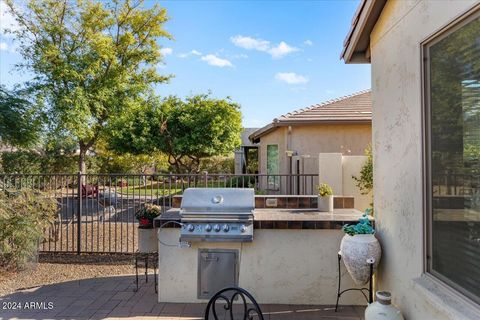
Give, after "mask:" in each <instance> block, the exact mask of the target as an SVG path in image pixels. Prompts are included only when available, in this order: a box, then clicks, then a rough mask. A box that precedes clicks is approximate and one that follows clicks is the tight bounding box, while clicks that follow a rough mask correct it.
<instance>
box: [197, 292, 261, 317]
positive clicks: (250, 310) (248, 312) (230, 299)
mask: <svg viewBox="0 0 480 320" xmlns="http://www.w3.org/2000/svg"><path fill="white" fill-rule="evenodd" d="M238 298H240V300H241V301H240V303H239V304H235V306H237V305H239V306H240V307H241V313H240V314H238V313H234V310H233V307H234V301H235V299H238ZM217 302H220V304H219V305H221V306H222V308H221V310H222V313H226V316H225V318H226V319H230V320H234V316H237V317H238V319H243V320H251V319H254V317H255V316H256V317H258V319H259V320H263V314H262V310H261V309H260V306H259V305H258V303H257V301H255V299H254V298H253V296H252V295H251V294H250V293H248V292H247V291H246V290H245V289H242V288H238V287H228V288H225V289H222V290H220V291H218V292H217V293H215V294H214V295H213V297H212V298H211V299H210V301H208V304H207V308H206V309H205V320H209V319H210V311H211V313H212V315H213V319H214V320H219V318H218V312H217V309H216V308H217ZM249 302H250V303H249ZM242 303H243V305H242Z"/></svg>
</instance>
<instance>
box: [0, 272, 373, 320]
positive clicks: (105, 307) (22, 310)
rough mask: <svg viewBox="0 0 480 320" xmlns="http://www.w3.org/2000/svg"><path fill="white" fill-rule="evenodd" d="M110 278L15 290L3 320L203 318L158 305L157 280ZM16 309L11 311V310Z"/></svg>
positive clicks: (272, 315) (302, 313)
mask: <svg viewBox="0 0 480 320" xmlns="http://www.w3.org/2000/svg"><path fill="white" fill-rule="evenodd" d="M148 280H149V282H148V283H145V277H140V283H139V290H138V292H134V291H133V289H134V287H135V276H134V275H126V276H112V277H104V278H92V279H85V280H75V281H68V282H63V283H58V284H53V285H46V286H41V287H36V288H31V289H25V290H22V291H17V292H15V293H13V294H10V295H7V296H3V297H0V302H1V307H2V308H1V310H0V318H1V319H13V318H15V319H105V318H109V319H112V318H121V319H125V318H146V319H163V320H166V319H179V320H182V319H189V320H192V319H203V312H204V310H205V306H206V304H184V303H158V302H157V295H156V294H155V292H154V288H153V277H152V275H150V276H149V279H148ZM259 303H260V306H261V308H262V311H263V313H264V316H265V320H268V319H282V320H283V319H285V320H286V319H312V320H313V319H345V320H346V319H362V318H363V312H364V307H352V306H342V307H340V310H339V312H338V313H335V312H334V307H332V306H311V305H304V306H300V305H265V304H261V302H259ZM15 307H16V308H17V309H16V310H12V309H13V308H15Z"/></svg>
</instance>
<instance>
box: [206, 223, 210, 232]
mask: <svg viewBox="0 0 480 320" xmlns="http://www.w3.org/2000/svg"><path fill="white" fill-rule="evenodd" d="M205 231H207V232H210V231H212V226H211V225H209V224H207V225H206V226H205Z"/></svg>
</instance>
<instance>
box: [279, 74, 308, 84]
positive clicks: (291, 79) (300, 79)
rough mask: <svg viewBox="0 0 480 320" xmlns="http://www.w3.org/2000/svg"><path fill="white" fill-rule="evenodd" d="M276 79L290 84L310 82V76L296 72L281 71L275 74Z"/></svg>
mask: <svg viewBox="0 0 480 320" xmlns="http://www.w3.org/2000/svg"><path fill="white" fill-rule="evenodd" d="M275 79H276V80H278V81H282V82H285V83H288V84H304V83H308V81H309V80H308V78H307V77H304V76H302V75H299V74H296V73H295V72H279V73H277V74H276V75H275Z"/></svg>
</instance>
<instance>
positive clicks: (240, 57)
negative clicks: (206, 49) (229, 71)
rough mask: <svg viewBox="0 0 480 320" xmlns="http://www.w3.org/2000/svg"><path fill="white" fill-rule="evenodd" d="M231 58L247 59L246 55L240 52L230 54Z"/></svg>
mask: <svg viewBox="0 0 480 320" xmlns="http://www.w3.org/2000/svg"><path fill="white" fill-rule="evenodd" d="M231 58H232V59H247V58H248V55H246V54H243V53H240V54H234V55H232V56H231Z"/></svg>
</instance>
